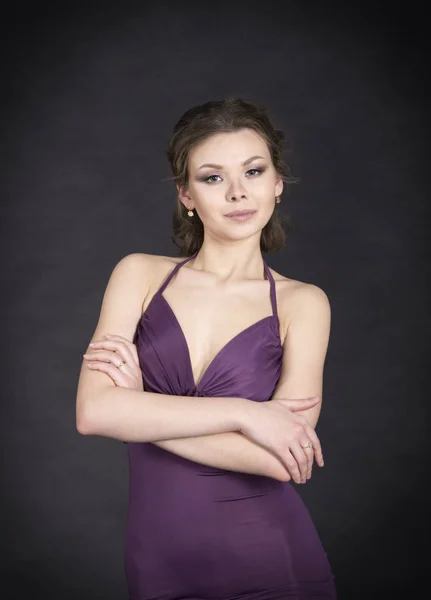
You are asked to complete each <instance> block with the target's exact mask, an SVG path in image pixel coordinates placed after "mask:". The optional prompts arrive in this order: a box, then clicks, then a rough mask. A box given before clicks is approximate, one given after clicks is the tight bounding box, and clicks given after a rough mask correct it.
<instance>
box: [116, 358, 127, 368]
mask: <svg viewBox="0 0 431 600" xmlns="http://www.w3.org/2000/svg"><path fill="white" fill-rule="evenodd" d="M125 364H126V361H125V360H122V361H121V362H120V363H119V364H118V365H117V369H121V367H124V365H125Z"/></svg>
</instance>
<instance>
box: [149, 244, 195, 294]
mask: <svg viewBox="0 0 431 600" xmlns="http://www.w3.org/2000/svg"><path fill="white" fill-rule="evenodd" d="M198 252H199V250H197V251H196V252H194V253H193V254H192V255H191V256H188V257H187V258H185V259H184V260H181V261H180V262H179V263H177V264H176V265H175V267H174V268H173V269H172V271H171V272H170V273H169V275H168V277H167V279H166V280H165V282H164V283H163V284H162V286H161V287H160V288H159V294H162V293H163V291H164V289H165V288H166V286H167V285H168V284H169V282H170V280H171V279H172V277H173V276H174V275H175V273H176V272H177V271H178V270H179V269H180V267H182V266H183V265H185V264H186V263H187V262H189V260H192V258H194V257H195V256H196V254H197V253H198Z"/></svg>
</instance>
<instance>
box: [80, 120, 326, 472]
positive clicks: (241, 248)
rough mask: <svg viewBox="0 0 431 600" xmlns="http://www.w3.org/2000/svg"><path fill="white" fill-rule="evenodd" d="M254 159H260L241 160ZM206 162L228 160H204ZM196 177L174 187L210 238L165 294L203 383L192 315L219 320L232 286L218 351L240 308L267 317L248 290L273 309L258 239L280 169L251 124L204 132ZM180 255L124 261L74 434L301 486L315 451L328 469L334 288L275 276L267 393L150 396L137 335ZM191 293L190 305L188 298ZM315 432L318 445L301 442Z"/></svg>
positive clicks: (106, 305)
mask: <svg viewBox="0 0 431 600" xmlns="http://www.w3.org/2000/svg"><path fill="white" fill-rule="evenodd" d="M252 156H261V157H262V158H256V159H253V161H250V162H249V163H248V164H247V165H244V164H243V163H244V161H245V160H246V159H248V158H250V157H252ZM204 163H211V164H218V165H221V166H222V168H218V167H217V168H215V167H203V168H200V167H201V165H202V164H204ZM223 165H224V166H223ZM256 167H257V168H256ZM189 174H190V181H189V185H188V187H187V188H186V189H178V193H179V198H180V200H181V201H182V202H183V203H184V204H185V205H186V207H187V208H188V209H193V210H195V211H197V212H198V213H199V215H200V217H201V219H202V221H203V223H204V227H205V240H204V244H203V246H202V248H201V249H200V252H199V254H198V255H197V257H196V258H195V259H194V260H193V264H191V265H189V263H188V264H186V265H184V267H183V268H182V269H181V270H180V271H179V272H178V274H177V277H176V278H175V280H174V281H173V282H171V284H170V286H169V288H168V290H169V293H170V303H171V304H175V312H176V314H178V315H179V320H180V321H181V325H182V327H183V329H184V331H185V333H186V337H187V339H188V341H189V344H190V349H191V357H192V364H193V369H194V373H195V375H196V380H198V378H199V375H201V374H202V372H203V371H204V369H205V366H206V365H207V364H208V363H209V362H210V360H211V358H212V356H213V355H214V350H213V346H212V347H211V348H209V349H208V348H204V347H203V346H199V344H202V340H201V338H202V337H203V336H201V335H200V336H197V335H193V334H194V333H196V323H198V322H200V321H203V320H205V322H207V321H208V322H209V323H211V322H212V321H214V320H215V319H216V313H215V312H214V314H213V315H212V316H213V319H212V320H211V318H208V316H209V315H208V314H205V316H204V317H203V318H201V317H200V315H201V314H202V315H203V314H204V313H205V310H206V311H210V310H211V309H212V306H211V302H210V300H209V298H210V297H215V301H216V302H218V298H217V290H219V289H220V290H221V291H220V294H221V295H220V298H222V297H225V296H226V294H227V295H230V296H229V297H230V299H231V301H232V303H233V305H234V303H235V302H237V303H240V304H241V312H240V313H239V312H238V311H235V310H232V313H231V314H230V315H229V314H228V315H226V314H225V318H224V321H223V327H224V328H225V329H223V327H220V326H217V328H216V329H215V330H214V331H213V332H212V338H211V339H213V340H215V343H214V347H215V348H219V347H222V346H223V344H224V343H226V341H227V340H228V339H230V338H231V337H233V336H232V332H236V329H237V327H238V325H237V324H236V323H235V320H238V318H239V317H238V315H239V314H243V313H244V315H245V316H244V317H243V318H244V319H246V318H248V320H249V321H248V323H247V324H251V323H252V322H254V321H256V320H257V319H258V318H259V316H260V315H258V314H257V313H258V309H257V305H256V302H255V303H254V304H250V305H249V306H248V312H247V303H246V301H245V300H244V290H246V291H250V290H251V289H252V288H253V293H252V294H249V296H250V298H255V297H259V294H260V293H261V294H262V296H261V297H262V299H263V298H265V300H262V302H261V303H260V308H259V310H260V311H262V306H263V307H264V308H263V310H267V306H268V304H267V303H268V301H269V300H268V297H265V296H264V293H266V294H267V295H268V282H267V281H263V280H262V273H263V262H262V256H261V252H260V248H259V239H260V233H261V230H262V228H263V227H264V225H265V224H266V222H267V221H268V219H269V218H270V216H271V214H272V211H273V210H274V203H275V196H277V195H280V194H281V191H282V187H283V182H282V180H281V178H280V177H279V176H278V174H277V173H276V171H275V169H274V167H273V166H272V163H271V159H270V155H269V151H268V149H267V147H266V143H265V142H264V140H262V139H261V138H260V136H258V135H257V134H256V133H255V132H254V131H251V130H242V131H240V132H234V133H227V134H216V135H214V136H212V137H210V138H208V139H207V140H205V142H203V143H202V144H201V145H200V146H198V147H197V148H196V149H195V150H194V152H192V153H191V156H190V158H189ZM243 208H247V209H249V208H252V209H253V210H256V211H257V212H256V214H255V216H254V217H253V219H251V220H250V221H247V222H243V223H234V222H231V221H230V220H229V219H227V218H226V217H225V214H226V213H227V212H228V211H230V210H238V209H240V210H241V209H243ZM175 262H178V259H171V258H169V257H160V256H152V255H145V254H133V255H129V256H127V257H125V258H123V259H122V260H121V261H120V262H119V263H118V264H117V265H116V267H115V269H114V271H113V273H112V275H111V278H110V281H109V282H108V286H107V289H106V291H105V295H104V300H103V303H102V309H101V314H100V318H99V323H98V325H97V328H96V331H95V332H94V335H93V337H92V339H93V343H94V344H95V345H90V346H89V348H88V351H87V352H86V355H85V357H84V362H83V365H82V368H81V374H80V381H79V384H78V394H77V427H78V431H80V432H81V433H83V434H90V435H91V434H92V435H104V436H107V437H113V438H115V439H122V440H126V441H142V442H144V441H150V442H153V443H155V444H157V445H159V446H160V447H162V448H165V449H166V450H168V451H170V452H173V453H175V454H178V455H180V456H183V457H185V458H188V459H190V460H195V461H197V462H201V463H203V464H208V465H210V466H215V467H219V468H225V469H230V470H234V471H241V472H247V473H255V474H261V475H266V476H269V477H273V478H275V479H279V480H281V481H289V480H290V479H291V478H292V479H294V481H296V482H298V483H299V482H305V481H306V479H307V478H309V477H310V476H311V471H312V464H313V459H316V462H317V464H318V465H320V466H323V456H322V450H321V445H320V441H319V439H318V437H317V435H316V433H315V430H314V429H315V426H316V424H317V421H318V418H319V414H320V410H321V404H322V378H323V365H324V360H325V355H326V351H327V346H328V341H329V328H330V308H329V301H328V298H327V296H326V294H325V293H324V292H323V291H322V290H321V289H320V288H318V287H317V286H314V285H312V284H305V283H302V282H298V281H294V280H291V279H288V278H285V277H283V276H281V275H279V274H277V273H275V272H273V274H274V278H275V280H276V289H277V305H278V312H279V318H280V337H281V340H282V345H283V350H284V354H283V364H282V375H281V377H280V380H279V382H278V385H277V388H276V390H275V393H274V394H273V397H272V399H271V401H269V402H263V403H257V402H250V401H248V400H245V399H241V398H205V402H202V399H200V398H191V397H187V396H185V397H181V396H175V397H172V396H169V395H164V394H153V393H151V392H146V391H145V390H144V389H143V382H142V373H141V370H140V367H139V361H138V356H137V352H136V347H135V346H134V344H133V343H132V339H133V334H134V332H135V330H136V324H137V322H138V320H139V318H140V317H141V314H142V311H143V310H145V307H146V306H148V303H149V301H150V300H151V297H152V295H153V294H154V292H155V291H156V289H157V287H159V285H160V284H161V283H162V281H163V280H164V279H165V277H166V276H167V274H168V273H169V271H170V270H171V269H172V268H173V266H174V264H175ZM183 271H184V275H182V272H183ZM181 277H182V281H181V280H180V279H181ZM177 280H178V281H177ZM194 286H195V287H196V286H198V287H196V289H198V288H199V292H197V293H196V294H195V293H193V292H192V290H193V289H194ZM199 286H200V287H199ZM247 286H248V287H247ZM250 286H251V287H250ZM253 286H254V287H253ZM259 286H260V287H259ZM263 286H265V287H263ZM209 288H210V292H209V293H210V296H209V295H208V289H209ZM184 289H188V290H189V293H188V294H187V295H186V294H182V295H181V294H180V292H181V291H182V290H184ZM205 290H206V291H207V294H206V297H205ZM186 296H187V298H188V303H189V305H188V306H187V305H186V304H184V298H185V297H186ZM190 298H193V300H195V299H196V301H194V302H193V311H192V312H193V314H192V316H191V317H190V316H189V317H187V315H189V314H190V310H187V309H188V308H190ZM205 300H206V302H205ZM208 306H209V307H208ZM243 309H244V310H243ZM218 313H220V311H218ZM243 325H244V324H241V329H242V328H244V326H243ZM110 334H111V335H110ZM120 357H121V358H122V359H124V360H125V361H126V365H124V366H123V367H122V368H121V369H118V368H117V366H115V365H117V364H118V363H119V362H120ZM90 365H91V366H90ZM310 440H311V441H312V442H313V444H314V447H313V449H309V448H304V446H306V444H307V443H308V442H309V441H310Z"/></svg>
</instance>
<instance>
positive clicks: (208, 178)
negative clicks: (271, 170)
mask: <svg viewBox="0 0 431 600" xmlns="http://www.w3.org/2000/svg"><path fill="white" fill-rule="evenodd" d="M250 171H256V172H257V175H252V177H256V176H258V175H261V174H262V173H264V172H265V171H266V167H263V166H262V167H253V168H252V169H248V170H247V171H246V172H247V173H250ZM212 177H220V175H219V174H218V173H217V174H213V175H204V176H200V177H198V178H197V181H201V182H203V183H215V181H214V180H211V178H212Z"/></svg>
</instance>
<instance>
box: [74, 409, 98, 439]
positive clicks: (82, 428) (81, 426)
mask: <svg viewBox="0 0 431 600" xmlns="http://www.w3.org/2000/svg"><path fill="white" fill-rule="evenodd" d="M91 405H93V403H91ZM93 412H94V411H90V410H89V403H88V402H80V401H78V402H77V406H76V429H77V431H78V432H79V433H80V434H81V435H95V418H94V415H93V414H92V413H93Z"/></svg>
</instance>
